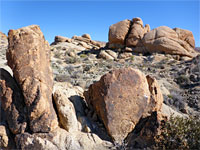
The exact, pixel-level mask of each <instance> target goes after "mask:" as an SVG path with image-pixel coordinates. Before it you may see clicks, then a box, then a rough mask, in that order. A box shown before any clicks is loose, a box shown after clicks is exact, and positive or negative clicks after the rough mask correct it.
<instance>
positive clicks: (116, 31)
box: [108, 17, 197, 57]
mask: <svg viewBox="0 0 200 150" xmlns="http://www.w3.org/2000/svg"><path fill="white" fill-rule="evenodd" d="M108 47H109V48H112V49H122V51H123V50H124V49H125V51H126V49H128V48H131V49H130V50H131V51H130V52H138V53H155V52H158V53H165V54H171V55H179V56H187V57H195V56H197V52H196V51H195V50H194V48H195V40H194V36H193V34H192V32H191V31H188V30H184V29H180V28H174V29H171V28H169V27H167V26H161V27H158V28H155V29H153V30H151V31H150V26H149V25H148V24H146V25H145V26H143V21H142V19H141V18H138V17H137V18H133V19H132V21H130V20H123V21H120V22H118V23H116V24H113V25H111V26H110V28H109V43H108Z"/></svg>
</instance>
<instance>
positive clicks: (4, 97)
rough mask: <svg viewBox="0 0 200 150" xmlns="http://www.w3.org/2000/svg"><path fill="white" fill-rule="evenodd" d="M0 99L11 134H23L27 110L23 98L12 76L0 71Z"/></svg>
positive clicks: (2, 70)
mask: <svg viewBox="0 0 200 150" xmlns="http://www.w3.org/2000/svg"><path fill="white" fill-rule="evenodd" d="M0 89H1V90H0V98H1V105H2V107H1V108H3V110H4V112H5V118H6V121H7V122H8V126H9V129H10V131H11V132H12V133H13V134H20V133H24V132H25V129H26V125H27V116H26V114H27V110H26V107H25V103H24V98H23V95H22V92H21V90H20V88H19V87H18V85H17V83H16V82H15V80H14V79H13V78H12V76H11V75H10V74H9V73H8V72H7V71H6V70H4V69H0Z"/></svg>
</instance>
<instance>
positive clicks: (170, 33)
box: [142, 26, 197, 57]
mask: <svg viewBox="0 0 200 150" xmlns="http://www.w3.org/2000/svg"><path fill="white" fill-rule="evenodd" d="M179 31H180V30H178V29H177V32H178V34H177V32H175V31H174V30H172V29H171V28H169V27H166V26H161V27H158V28H155V29H153V30H151V31H150V32H148V33H146V34H145V36H144V38H143V39H142V41H143V44H144V46H145V49H146V51H148V52H150V53H153V52H161V53H162V52H163V53H166V54H176V55H180V56H188V57H194V56H196V55H197V53H196V52H195V50H194V49H193V47H191V46H190V44H191V43H192V42H191V41H190V42H189V43H190V44H188V42H186V41H185V39H186V38H184V36H183V34H184V33H183V32H182V33H180V32H179ZM181 34H182V35H181ZM185 36H186V37H187V35H185ZM192 37H193V36H192ZM182 39H184V40H182ZM189 39H192V38H191V35H190V38H189ZM187 41H189V40H187ZM193 44H194V43H193Z"/></svg>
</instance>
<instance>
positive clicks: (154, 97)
mask: <svg viewBox="0 0 200 150" xmlns="http://www.w3.org/2000/svg"><path fill="white" fill-rule="evenodd" d="M146 78H147V82H148V85H149V91H150V93H151V100H150V103H149V109H150V112H159V111H160V110H161V107H162V104H163V95H162V92H161V90H160V86H159V85H158V82H157V81H156V79H155V78H152V77H151V76H149V75H147V76H146Z"/></svg>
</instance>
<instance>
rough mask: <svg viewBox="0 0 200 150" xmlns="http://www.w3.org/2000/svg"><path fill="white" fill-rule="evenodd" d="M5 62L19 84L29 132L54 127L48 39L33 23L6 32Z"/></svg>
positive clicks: (55, 123) (54, 115)
mask: <svg viewBox="0 0 200 150" xmlns="http://www.w3.org/2000/svg"><path fill="white" fill-rule="evenodd" d="M8 39H9V48H8V51H7V54H6V56H7V60H8V65H9V66H10V67H11V69H12V70H13V74H14V77H15V79H16V81H17V83H18V84H19V85H20V88H21V90H22V93H23V95H24V101H25V104H26V108H27V110H28V118H29V125H30V129H31V131H32V132H49V131H51V130H53V129H55V128H56V127H57V126H58V122H57V116H56V114H55V111H54V109H53V104H52V88H53V78H52V71H51V68H50V49H49V45H48V42H47V41H45V39H44V36H43V34H42V32H41V30H40V28H39V26H37V25H32V26H28V27H24V28H20V29H17V30H10V31H9V33H8Z"/></svg>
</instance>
